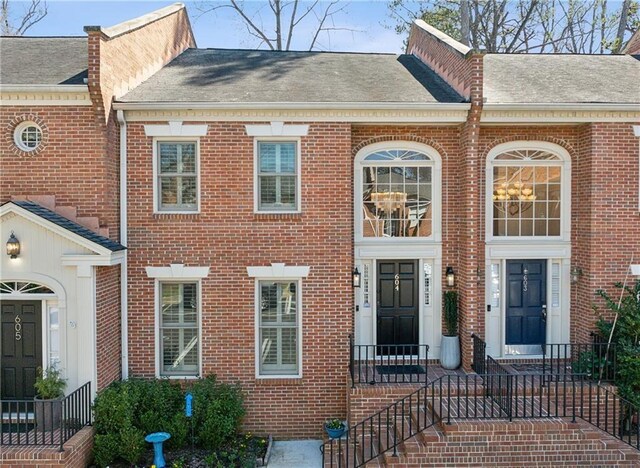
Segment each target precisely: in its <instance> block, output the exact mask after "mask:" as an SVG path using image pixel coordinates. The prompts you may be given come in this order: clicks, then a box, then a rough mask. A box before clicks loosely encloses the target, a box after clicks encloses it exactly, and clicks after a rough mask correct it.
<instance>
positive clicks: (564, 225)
mask: <svg viewBox="0 0 640 468" xmlns="http://www.w3.org/2000/svg"><path fill="white" fill-rule="evenodd" d="M518 149H520V150H540V151H548V152H549V153H552V154H555V155H556V156H558V157H559V158H560V160H559V161H543V162H533V161H517V160H500V161H496V160H495V158H496V156H498V155H500V154H502V153H504V152H507V151H513V150H518ZM527 165H531V166H540V165H544V166H557V167H560V168H561V174H560V184H561V188H560V191H561V195H560V196H561V202H562V205H561V208H560V210H561V213H560V235H559V236H494V235H493V168H494V167H496V166H527ZM485 182H486V183H485V236H486V240H487V241H486V242H487V244H491V243H496V244H497V243H504V244H509V243H513V242H515V243H518V244H522V242H527V243H538V242H556V243H557V242H563V241H564V242H570V241H571V155H570V154H569V152H568V151H567V150H566V149H564V148H563V147H562V146H560V145H556V144H554V143H549V142H546V141H529V140H519V141H510V142H508V143H502V144H499V145H496V146H494V147H493V148H491V151H489V154H488V155H487V163H486V169H485Z"/></svg>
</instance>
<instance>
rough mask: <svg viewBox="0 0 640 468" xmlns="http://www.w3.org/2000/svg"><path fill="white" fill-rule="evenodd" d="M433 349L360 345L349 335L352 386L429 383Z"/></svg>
mask: <svg viewBox="0 0 640 468" xmlns="http://www.w3.org/2000/svg"><path fill="white" fill-rule="evenodd" d="M428 358H429V345H426V344H397V345H360V344H354V343H353V337H352V336H351V335H349V374H350V375H351V386H352V387H355V385H356V384H363V383H366V384H376V383H425V384H426V383H427V369H428V366H427V360H428Z"/></svg>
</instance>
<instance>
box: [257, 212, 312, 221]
mask: <svg viewBox="0 0 640 468" xmlns="http://www.w3.org/2000/svg"><path fill="white" fill-rule="evenodd" d="M301 217H302V212H300V211H287V212H282V213H279V212H254V213H253V219H254V220H255V221H270V220H274V221H275V220H281V219H300V218H301Z"/></svg>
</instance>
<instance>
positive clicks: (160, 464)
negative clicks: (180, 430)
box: [144, 432, 171, 468]
mask: <svg viewBox="0 0 640 468" xmlns="http://www.w3.org/2000/svg"><path fill="white" fill-rule="evenodd" d="M169 438H171V434H169V433H168V432H154V433H153V434H149V435H148V436H147V437H145V438H144V440H146V441H147V442H149V443H150V444H153V464H154V465H155V466H156V468H165V466H166V463H165V461H164V455H162V444H163V443H164V442H165V441H167V440H169Z"/></svg>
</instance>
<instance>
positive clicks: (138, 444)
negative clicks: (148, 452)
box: [119, 426, 146, 465]
mask: <svg viewBox="0 0 640 468" xmlns="http://www.w3.org/2000/svg"><path fill="white" fill-rule="evenodd" d="M119 436H120V451H119V455H120V457H121V458H122V459H123V460H126V461H128V462H129V464H131V465H135V464H136V463H137V462H138V460H140V457H142V454H143V452H144V449H145V444H146V442H145V440H144V433H143V432H142V431H141V430H140V429H137V428H135V427H133V426H128V427H123V428H122V429H120V433H119Z"/></svg>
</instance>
